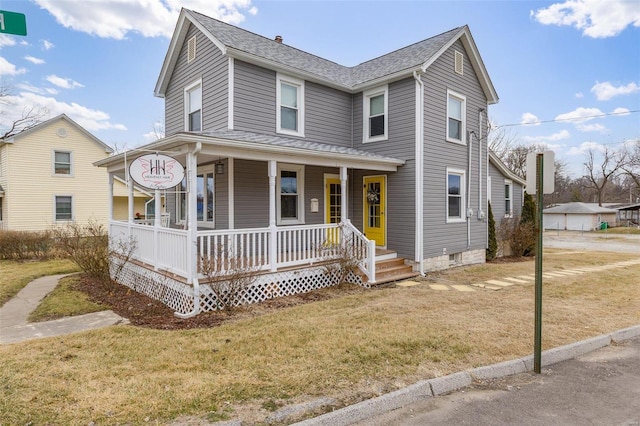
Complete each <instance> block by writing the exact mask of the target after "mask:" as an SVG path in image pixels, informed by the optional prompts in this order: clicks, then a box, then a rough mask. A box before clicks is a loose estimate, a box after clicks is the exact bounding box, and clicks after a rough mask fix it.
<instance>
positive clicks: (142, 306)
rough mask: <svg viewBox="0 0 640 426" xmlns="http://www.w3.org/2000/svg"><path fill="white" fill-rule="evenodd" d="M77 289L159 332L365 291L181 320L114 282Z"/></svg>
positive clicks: (86, 281) (344, 289)
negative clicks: (107, 284)
mask: <svg viewBox="0 0 640 426" xmlns="http://www.w3.org/2000/svg"><path fill="white" fill-rule="evenodd" d="M76 289H77V290H79V291H82V292H83V293H85V294H87V295H88V297H89V299H90V300H91V301H93V302H96V303H100V304H102V305H105V306H108V307H109V309H111V310H112V311H113V312H115V313H117V314H118V315H120V316H121V317H124V318H127V319H128V320H129V321H130V322H131V324H133V325H136V326H140V327H148V328H154V329H161V330H180V329H191V328H208V327H215V326H218V325H220V324H224V323H226V322H230V321H237V320H240V319H246V318H252V317H256V316H260V315H265V314H268V313H271V312H275V311H277V310H280V309H285V308H289V307H292V306H297V305H302V304H306V303H312V302H317V301H321V300H328V299H332V298H335V297H341V296H345V295H347V294H354V293H359V292H362V291H364V289H363V288H362V287H359V286H357V285H352V284H345V285H340V286H335V287H329V288H324V289H319V290H314V291H311V292H309V293H302V294H297V295H294V296H287V297H280V298H276V299H270V300H266V301H264V302H261V303H257V304H252V305H246V306H242V307H237V308H234V309H232V310H226V311H217V312H204V313H200V314H198V315H196V316H195V317H193V318H187V319H181V318H178V317H176V316H175V315H174V311H173V310H172V309H170V308H169V307H167V306H166V305H164V304H163V303H161V302H159V301H157V300H154V299H151V298H150V297H148V296H145V295H144V294H142V293H138V292H136V291H134V290H132V289H130V288H129V287H126V286H124V285H121V284H116V283H114V284H112V285H111V286H109V287H108V288H106V287H105V286H103V285H101V284H100V283H98V282H95V281H94V280H92V279H91V278H89V277H88V276H86V275H83V276H82V277H81V279H80V280H79V282H78V284H77V286H76Z"/></svg>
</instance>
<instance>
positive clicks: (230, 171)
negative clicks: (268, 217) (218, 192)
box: [214, 157, 236, 229]
mask: <svg viewBox="0 0 640 426" xmlns="http://www.w3.org/2000/svg"><path fill="white" fill-rule="evenodd" d="M234 177H235V162H234V161H233V157H229V158H227V184H228V192H229V196H228V200H227V201H228V203H229V207H228V209H229V213H228V215H229V229H235V226H236V224H235V217H236V210H235V182H234ZM214 195H215V194H214ZM214 207H215V206H214Z"/></svg>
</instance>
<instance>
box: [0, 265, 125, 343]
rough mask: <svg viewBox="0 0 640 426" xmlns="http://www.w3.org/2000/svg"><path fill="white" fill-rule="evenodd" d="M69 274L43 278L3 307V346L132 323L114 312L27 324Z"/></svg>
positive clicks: (0, 326) (0, 316) (0, 322)
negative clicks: (39, 306)
mask: <svg viewBox="0 0 640 426" xmlns="http://www.w3.org/2000/svg"><path fill="white" fill-rule="evenodd" d="M66 276H67V275H50V276H46V277H41V278H38V279H36V280H33V281H31V282H30V283H29V284H27V285H26V286H25V287H24V288H23V289H22V290H20V292H19V293H18V294H17V295H16V297H14V298H13V299H11V300H9V301H8V302H7V303H5V304H4V305H3V306H2V307H0V344H6V343H15V342H21V341H24V340H31V339H38V338H43V337H53V336H59V335H63V334H71V333H77V332H80V331H85V330H94V329H97V328H102V327H108V326H110V325H115V324H127V323H128V322H129V321H128V320H127V319H125V318H122V317H121V316H119V315H117V314H115V313H114V312H113V311H102V312H95V313H91V314H85V315H78V316H74V317H68V318H61V319H57V320H53V321H44V322H37V323H28V322H27V318H28V317H29V314H31V312H33V311H34V310H35V309H36V308H37V307H38V305H39V304H40V302H41V301H42V299H43V298H44V297H45V296H46V295H47V294H49V293H50V292H51V291H52V290H53V289H54V288H56V286H57V285H58V281H59V280H60V279H61V278H63V277H66Z"/></svg>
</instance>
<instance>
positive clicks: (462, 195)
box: [445, 167, 467, 223]
mask: <svg viewBox="0 0 640 426" xmlns="http://www.w3.org/2000/svg"><path fill="white" fill-rule="evenodd" d="M449 175H457V176H460V195H459V197H460V217H451V216H449V197H450V196H452V195H450V194H449ZM445 179H446V181H445V212H446V219H447V223H459V222H466V221H467V215H466V195H467V188H466V171H465V170H463V169H454V168H451V167H447V173H446V176H445ZM456 197H458V196H456Z"/></svg>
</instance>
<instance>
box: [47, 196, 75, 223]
mask: <svg viewBox="0 0 640 426" xmlns="http://www.w3.org/2000/svg"><path fill="white" fill-rule="evenodd" d="M58 197H69V198H71V219H58V209H57V206H58V204H57V199H58ZM75 211H76V209H75V197H74V196H73V194H53V223H66V222H73V221H75V219H76V215H75Z"/></svg>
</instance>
